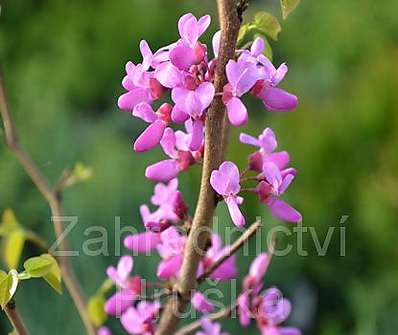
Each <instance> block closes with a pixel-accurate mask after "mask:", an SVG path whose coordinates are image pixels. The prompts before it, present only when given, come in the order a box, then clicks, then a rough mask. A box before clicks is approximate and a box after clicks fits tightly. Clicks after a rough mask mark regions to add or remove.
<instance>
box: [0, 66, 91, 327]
mask: <svg viewBox="0 0 398 335" xmlns="http://www.w3.org/2000/svg"><path fill="white" fill-rule="evenodd" d="M0 113H1V117H2V119H3V124H4V131H5V137H6V143H7V145H8V147H9V148H10V150H11V151H13V152H14V154H15V156H16V157H17V159H18V160H19V162H20V164H21V165H22V167H23V168H24V170H25V171H26V173H27V174H28V175H29V177H30V178H31V179H32V181H33V183H34V184H35V186H36V187H37V189H38V190H39V191H40V193H41V194H42V196H43V197H44V198H45V200H46V201H47V202H48V205H49V206H50V210H51V215H52V221H53V225H54V231H55V236H56V238H57V239H58V240H59V241H60V245H59V252H62V251H67V250H68V246H67V243H66V240H65V238H61V237H62V236H63V233H64V228H63V224H62V218H63V216H64V211H63V207H62V201H61V194H60V193H59V192H56V191H55V190H54V189H53V188H52V187H51V186H50V184H49V183H48V181H47V179H46V178H45V177H44V176H43V175H42V174H41V172H40V171H39V169H38V167H37V165H36V164H35V162H34V161H33V160H32V159H31V158H30V156H29V155H28V154H27V153H26V152H25V151H24V150H23V148H22V147H21V145H20V144H19V141H18V137H17V133H16V130H15V127H14V123H13V120H12V117H11V113H10V109H9V107H8V103H7V97H6V93H5V89H4V84H3V81H2V77H1V74H0ZM58 261H59V265H60V268H61V271H62V278H63V280H64V282H65V286H66V288H67V290H68V291H69V293H70V295H71V297H72V300H73V302H74V304H75V306H76V308H77V311H78V313H79V315H80V318H81V319H82V321H83V323H84V326H85V328H86V332H87V334H88V335H95V333H96V332H95V328H94V326H93V324H92V323H91V320H90V318H89V316H88V314H87V312H86V300H85V297H84V295H83V293H82V291H81V288H80V285H79V283H78V281H77V280H76V277H75V274H74V271H73V269H72V266H71V263H70V261H69V258H67V257H59V258H58Z"/></svg>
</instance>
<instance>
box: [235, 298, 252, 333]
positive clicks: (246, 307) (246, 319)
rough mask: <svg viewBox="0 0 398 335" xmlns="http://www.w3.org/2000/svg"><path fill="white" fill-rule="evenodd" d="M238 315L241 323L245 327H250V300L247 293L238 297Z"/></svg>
mask: <svg viewBox="0 0 398 335" xmlns="http://www.w3.org/2000/svg"><path fill="white" fill-rule="evenodd" d="M238 313H239V322H240V324H241V325H242V326H243V327H248V326H249V325H250V318H251V312H250V299H249V296H248V295H247V294H246V293H243V294H241V295H240V296H239V297H238Z"/></svg>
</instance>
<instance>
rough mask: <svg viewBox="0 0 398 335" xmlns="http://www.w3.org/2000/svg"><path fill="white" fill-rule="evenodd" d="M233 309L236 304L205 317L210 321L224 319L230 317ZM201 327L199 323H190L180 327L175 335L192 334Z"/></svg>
mask: <svg viewBox="0 0 398 335" xmlns="http://www.w3.org/2000/svg"><path fill="white" fill-rule="evenodd" d="M235 308H236V303H234V304H233V305H232V306H229V307H227V308H224V309H221V310H219V311H218V312H215V313H212V314H209V315H208V316H207V317H208V318H209V320H211V321H216V320H220V319H225V318H227V317H229V316H230V315H231V313H232V311H233V310H234V309H235ZM201 327H202V325H201V323H200V321H195V322H192V323H190V324H188V325H186V326H184V327H181V328H180V330H179V331H178V332H176V334H175V335H186V334H189V333H192V332H194V331H195V330H198V329H200V328H201Z"/></svg>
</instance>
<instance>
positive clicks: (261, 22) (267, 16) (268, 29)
mask: <svg viewBox="0 0 398 335" xmlns="http://www.w3.org/2000/svg"><path fill="white" fill-rule="evenodd" d="M253 24H254V26H255V29H256V30H258V31H259V32H261V33H263V34H265V35H268V36H269V37H271V38H272V39H273V40H275V41H277V40H278V34H279V33H280V32H281V30H282V27H281V25H280V24H279V21H278V19H277V18H276V17H275V16H273V15H272V14H271V13H268V12H264V11H263V12H258V13H257V14H256V15H255V16H254V22H253Z"/></svg>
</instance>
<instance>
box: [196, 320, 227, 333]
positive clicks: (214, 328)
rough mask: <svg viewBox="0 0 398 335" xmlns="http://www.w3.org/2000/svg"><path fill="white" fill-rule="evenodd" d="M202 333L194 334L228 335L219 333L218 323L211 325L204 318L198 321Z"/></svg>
mask: <svg viewBox="0 0 398 335" xmlns="http://www.w3.org/2000/svg"><path fill="white" fill-rule="evenodd" d="M200 324H201V326H202V331H199V332H196V335H228V333H225V332H221V326H220V324H219V323H212V322H211V321H210V320H209V319H208V318H206V317H204V318H202V319H201V320H200Z"/></svg>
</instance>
